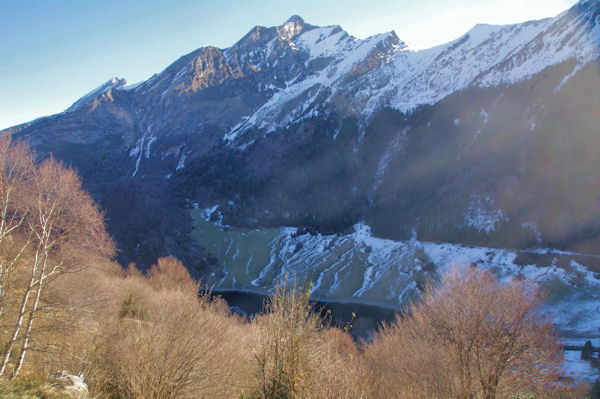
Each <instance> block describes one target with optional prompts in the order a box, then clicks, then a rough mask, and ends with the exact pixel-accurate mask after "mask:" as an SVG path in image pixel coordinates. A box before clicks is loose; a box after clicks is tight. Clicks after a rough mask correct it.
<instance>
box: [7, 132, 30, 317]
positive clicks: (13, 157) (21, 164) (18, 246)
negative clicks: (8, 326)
mask: <svg viewBox="0 0 600 399" xmlns="http://www.w3.org/2000/svg"><path fill="white" fill-rule="evenodd" d="M33 170H34V168H33V158H32V156H31V155H30V153H29V151H28V148H27V146H26V145H25V144H22V143H13V141H12V139H11V136H9V135H5V136H2V137H0V317H1V316H2V313H3V310H4V306H3V305H4V299H5V297H6V295H7V291H8V290H9V289H10V281H11V277H12V275H13V272H14V270H15V268H16V266H17V262H18V261H19V260H20V259H21V256H22V255H23V252H24V251H25V249H26V248H27V246H28V244H29V242H30V238H31V237H30V235H28V234H27V232H25V233H23V231H22V227H23V226H24V224H25V219H26V217H27V215H28V214H29V205H30V201H28V200H27V197H28V194H29V193H28V185H27V181H28V180H29V179H30V178H31V175H32V173H33ZM23 234H25V237H19V235H23ZM19 238H21V239H19ZM23 238H25V239H23Z"/></svg>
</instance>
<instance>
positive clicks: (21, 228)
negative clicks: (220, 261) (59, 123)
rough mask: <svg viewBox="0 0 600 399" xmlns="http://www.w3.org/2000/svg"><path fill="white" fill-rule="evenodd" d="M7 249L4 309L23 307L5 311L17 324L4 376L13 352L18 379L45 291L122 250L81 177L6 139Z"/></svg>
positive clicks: (1, 218) (1, 288)
mask: <svg viewBox="0 0 600 399" xmlns="http://www.w3.org/2000/svg"><path fill="white" fill-rule="evenodd" d="M0 246H1V247H2V248H0V249H2V251H1V252H0V253H1V259H0V305H1V304H2V303H3V302H4V300H5V299H6V298H7V296H10V297H11V300H12V301H13V302H14V301H16V302H19V303H20V305H19V307H18V308H17V309H15V310H16V311H15V312H14V313H13V314H11V315H7V314H5V313H2V312H0V317H2V318H3V319H7V320H8V319H11V318H12V319H13V322H14V324H13V328H12V331H11V333H10V336H9V338H8V341H7V343H6V345H5V349H4V353H3V355H2V360H1V363H0V377H2V376H4V375H5V372H6V368H7V366H8V364H9V362H10V361H11V358H12V357H13V355H16V362H15V363H14V368H13V371H12V374H11V375H12V376H15V375H17V374H18V373H19V371H20V370H21V367H22V366H23V362H24V358H25V355H26V353H27V350H28V345H29V341H30V339H31V338H32V337H31V334H32V331H33V324H34V320H35V319H36V318H37V315H38V313H39V310H40V305H41V303H42V301H43V299H42V298H43V294H44V291H45V287H46V286H47V285H48V284H49V283H50V282H52V281H53V280H54V279H56V278H57V277H59V276H60V275H61V274H64V273H65V272H68V271H73V270H81V269H82V268H85V267H86V266H88V265H89V264H90V263H93V262H95V261H96V260H98V259H101V258H104V259H106V258H109V257H111V256H112V255H113V253H114V246H113V244H112V241H111V239H110V237H109V236H108V235H107V233H106V230H105V228H104V221H103V217H102V214H101V213H100V212H99V210H98V208H97V206H96V205H95V204H94V203H93V201H92V199H91V198H90V197H89V195H88V194H87V193H86V192H85V191H84V190H83V189H82V187H81V182H80V180H79V178H78V176H77V174H76V173H75V172H74V171H73V170H71V169H69V168H65V167H64V166H63V165H62V164H61V163H60V162H57V161H55V160H54V159H53V158H52V157H50V158H49V159H46V160H45V161H43V162H42V163H41V164H39V165H36V164H35V163H34V161H33V157H32V156H31V155H30V153H29V150H28V147H27V146H26V145H24V144H19V143H16V144H15V143H12V142H11V140H10V137H2V138H0ZM16 270H19V275H20V276H28V278H27V279H23V278H20V279H19V281H20V282H21V285H20V286H19V284H16V283H15V284H13V283H12V280H11V277H12V275H13V274H14V272H15V271H16ZM17 298H20V299H17ZM0 309H1V308H0ZM2 324H5V321H4V320H3V323H2ZM17 341H20V346H19V349H18V350H17V351H15V344H16V343H17Z"/></svg>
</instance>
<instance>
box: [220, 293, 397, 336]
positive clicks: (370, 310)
mask: <svg viewBox="0 0 600 399" xmlns="http://www.w3.org/2000/svg"><path fill="white" fill-rule="evenodd" d="M213 295H216V296H220V297H222V298H223V299H224V300H225V301H226V302H227V303H228V304H229V307H230V308H231V309H232V310H233V311H234V312H236V313H238V314H241V315H245V316H248V317H253V316H254V315H255V314H257V313H260V312H261V311H262V310H263V304H264V303H265V302H264V301H265V300H266V298H267V295H265V294H260V293H256V292H250V291H241V290H213ZM312 302H313V304H314V306H315V309H320V310H321V311H322V314H323V315H327V310H331V319H332V320H331V321H332V323H331V324H332V325H333V326H338V327H340V328H344V327H345V326H348V327H350V326H351V327H350V328H349V329H348V332H349V333H350V334H352V336H353V337H354V338H355V339H357V340H368V339H369V336H370V334H371V333H372V332H374V331H376V330H377V328H378V327H379V325H380V324H381V322H390V321H393V320H394V317H395V315H396V313H398V312H399V310H398V309H393V308H387V307H384V306H378V305H374V304H365V303H356V302H351V301H347V302H336V301H335V300H312ZM353 313H354V315H355V317H353Z"/></svg>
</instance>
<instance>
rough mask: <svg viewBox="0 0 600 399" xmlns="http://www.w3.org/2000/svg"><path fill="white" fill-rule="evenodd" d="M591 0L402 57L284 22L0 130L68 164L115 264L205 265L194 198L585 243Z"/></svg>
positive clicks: (241, 207)
mask: <svg viewBox="0 0 600 399" xmlns="http://www.w3.org/2000/svg"><path fill="white" fill-rule="evenodd" d="M599 14H600V4H599V3H598V1H580V2H579V3H578V4H577V5H575V6H574V7H573V8H572V9H570V10H568V11H566V12H564V13H563V14H561V15H559V16H557V17H556V18H553V19H545V20H541V21H531V22H526V23H523V24H516V25H509V26H489V25H478V26H476V27H475V28H473V29H472V30H471V31H469V32H468V33H467V34H466V35H464V36H463V37H461V38H459V39H457V40H455V41H452V42H450V43H448V44H446V45H442V46H438V47H436V48H432V49H428V50H421V51H413V50H411V49H410V48H407V47H406V45H405V44H404V43H403V42H402V41H401V40H400V39H399V38H398V37H397V36H396V34H395V33H394V32H388V33H384V34H381V35H375V36H373V37H370V38H367V39H364V40H360V39H356V38H354V37H352V36H351V35H349V34H348V33H346V32H345V31H344V30H343V29H342V28H340V27H339V26H328V27H318V26H312V25H310V24H308V23H306V22H305V21H303V20H302V18H300V17H298V16H293V17H292V18H290V19H289V20H288V21H286V22H285V23H284V24H282V25H281V26H278V27H270V28H266V27H260V26H257V27H255V28H253V29H252V30H251V31H250V32H249V33H248V34H247V35H246V36H244V37H243V38H242V39H241V40H240V41H238V42H237V43H236V44H234V45H233V46H231V47H229V48H227V49H218V48H215V47H210V46H209V47H204V48H201V49H198V50H196V51H194V52H192V53H190V54H188V55H185V56H183V57H181V58H180V59H178V60H177V61H175V62H174V63H173V64H172V65H170V66H169V67H167V68H166V69H165V70H164V71H162V72H161V73H159V74H157V75H154V76H153V77H151V78H150V79H149V80H147V81H145V82H142V83H140V84H138V85H135V86H127V85H126V84H125V82H124V81H123V80H120V79H117V78H113V79H111V80H110V81H108V82H107V83H105V84H103V85H102V86H100V87H99V88H98V89H96V90H93V91H92V92H90V93H89V94H88V95H86V96H84V97H83V98H82V99H80V100H79V101H77V102H76V103H75V104H73V106H72V107H71V108H69V109H68V110H67V111H65V112H64V113H61V114H58V115H54V116H51V117H47V118H41V119H38V120H35V121H32V122H30V123H27V124H24V125H21V126H17V127H14V128H11V129H8V131H9V132H12V133H13V134H14V135H16V136H18V137H23V138H27V139H28V140H29V141H30V142H31V144H32V145H33V146H34V147H35V148H36V149H37V150H38V152H39V154H40V156H44V155H45V154H47V153H49V152H53V153H54V154H55V156H57V157H58V158H60V159H63V160H65V161H66V162H68V163H70V164H72V165H73V166H75V167H76V168H77V169H78V170H79V172H80V173H81V174H82V176H83V179H84V181H85V184H86V186H87V187H86V188H87V189H88V191H90V192H91V193H92V195H94V197H95V198H96V199H97V200H98V201H100V202H101V203H102V204H103V206H105V207H106V212H107V217H108V221H109V226H110V230H111V233H112V234H113V235H114V236H115V238H116V239H117V241H118V243H119V246H120V247H121V248H122V251H123V252H122V254H121V256H120V260H121V261H122V262H128V261H131V260H134V261H136V262H138V263H140V264H141V265H149V264H151V263H152V261H153V260H154V258H155V257H156V256H161V255H165V254H167V253H175V254H177V255H178V256H180V257H182V258H183V260H184V261H185V263H186V264H187V265H188V266H189V267H190V268H191V269H193V270H196V271H197V273H198V274H204V273H206V272H207V269H206V268H209V269H210V268H214V267H215V262H217V259H215V258H214V257H212V256H211V255H210V254H209V253H207V252H206V251H204V250H203V249H202V248H200V247H199V246H198V245H197V243H196V242H195V241H194V240H193V239H192V237H191V234H190V233H191V231H192V220H191V218H190V216H189V214H188V212H187V208H189V207H190V204H191V203H193V202H195V203H198V204H200V205H201V206H213V205H215V204H219V205H220V210H221V212H222V215H223V217H224V219H225V221H226V223H228V224H231V225H240V226H257V227H258V226H290V225H291V226H307V227H309V228H311V229H316V230H319V231H321V232H328V233H334V232H342V231H344V230H346V229H350V228H351V227H352V226H353V225H355V224H356V223H357V222H359V221H365V222H367V223H368V224H369V225H371V226H372V228H373V232H374V234H376V235H379V236H383V237H389V238H395V239H406V238H408V237H410V235H411V234H412V232H413V231H415V232H416V233H417V234H418V236H419V238H421V239H424V240H434V241H451V242H465V243H474V244H482V245H483V244H485V245H489V246H496V247H501V246H508V247H515V248H517V247H530V246H536V245H546V246H554V247H560V248H565V249H567V248H568V249H577V250H581V251H593V252H596V251H597V248H598V247H599V246H598V245H597V244H598V237H599V233H600V209H598V208H599V207H598V205H597V204H598V203H600V201H598V194H597V193H598V190H596V188H597V184H598V181H600V165H598V163H597V161H596V157H595V156H594V152H593V149H594V148H598V146H599V145H600V143H599V142H598V141H599V140H600V139H599V138H598V137H597V135H596V134H595V132H596V131H597V128H596V126H598V122H599V120H598V119H599V115H598V112H597V109H599V108H598V105H600V104H599V102H600V96H599V95H598V93H597V92H596V90H594V88H595V87H599V86H600V74H599V73H598V64H597V62H596V61H595V60H596V58H597V57H598V54H599V43H600V30H599V29H600V28H598V24H597V22H598V15H599Z"/></svg>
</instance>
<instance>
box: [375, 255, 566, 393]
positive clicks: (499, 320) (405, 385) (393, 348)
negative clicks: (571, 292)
mask: <svg viewBox="0 0 600 399" xmlns="http://www.w3.org/2000/svg"><path fill="white" fill-rule="evenodd" d="M540 303H541V299H540V297H539V295H538V294H537V292H536V290H535V289H533V288H532V287H531V286H528V285H527V284H524V283H519V282H511V283H510V284H506V285H503V284H500V283H499V282H498V281H497V279H496V278H495V277H494V276H493V275H492V274H491V273H489V272H487V271H484V270H481V269H478V268H458V267H455V268H453V269H451V270H450V271H449V272H448V273H446V274H444V275H443V278H442V281H441V283H439V284H433V283H431V284H429V285H428V287H427V289H426V292H425V294H424V295H423V297H422V299H421V301H419V302H417V303H414V304H413V305H411V307H410V309H409V312H408V314H407V315H406V316H405V317H403V318H397V319H396V321H395V322H394V323H392V324H391V325H388V326H386V327H385V328H384V329H383V331H382V332H381V333H379V335H378V336H377V337H376V339H375V342H374V343H373V344H372V345H371V347H370V348H368V350H367V357H368V358H369V360H370V362H371V364H372V365H373V367H374V369H375V370H376V373H380V384H381V385H382V390H383V393H382V395H384V396H395V397H398V396H399V397H411V396H419V397H437V398H461V399H475V398H483V399H492V398H496V397H506V396H508V395H510V394H512V393H538V394H544V393H547V392H548V391H550V390H552V389H555V388H557V387H558V382H559V380H560V376H561V374H560V364H561V359H562V351H561V348H560V346H559V345H558V343H557V336H556V333H555V331H554V329H553V326H552V324H551V323H550V322H549V321H548V320H547V319H546V318H545V317H544V316H543V315H542V313H541V312H540V308H539V305H540ZM392 376H393V377H392ZM392 378H393V379H392ZM389 381H395V383H394V384H390V382H389Z"/></svg>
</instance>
